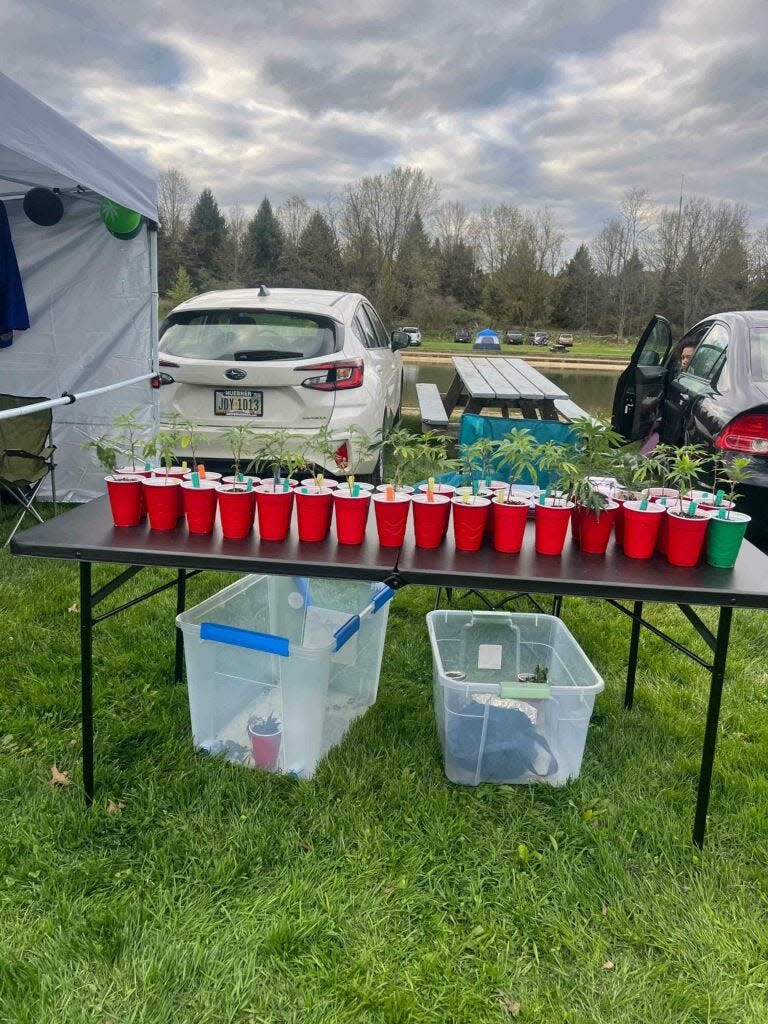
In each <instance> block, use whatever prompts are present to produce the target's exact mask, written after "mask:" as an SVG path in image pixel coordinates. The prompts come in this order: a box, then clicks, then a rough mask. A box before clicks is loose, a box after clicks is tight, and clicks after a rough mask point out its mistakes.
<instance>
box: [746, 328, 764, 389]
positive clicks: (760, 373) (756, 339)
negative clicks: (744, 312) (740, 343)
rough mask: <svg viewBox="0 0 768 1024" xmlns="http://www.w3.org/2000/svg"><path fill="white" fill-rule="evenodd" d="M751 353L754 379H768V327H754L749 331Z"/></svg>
mask: <svg viewBox="0 0 768 1024" xmlns="http://www.w3.org/2000/svg"><path fill="white" fill-rule="evenodd" d="M749 350H750V352H749V354H750V363H751V364H752V377H753V378H754V380H765V381H768V327H753V328H752V330H751V331H750V332H749Z"/></svg>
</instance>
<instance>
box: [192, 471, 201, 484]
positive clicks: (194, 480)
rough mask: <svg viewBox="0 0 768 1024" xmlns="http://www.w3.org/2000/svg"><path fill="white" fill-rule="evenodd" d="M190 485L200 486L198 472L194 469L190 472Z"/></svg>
mask: <svg viewBox="0 0 768 1024" xmlns="http://www.w3.org/2000/svg"><path fill="white" fill-rule="evenodd" d="M192 486H193V487H199V486H200V474H199V473H198V472H197V471H195V472H194V473H193V474H192Z"/></svg>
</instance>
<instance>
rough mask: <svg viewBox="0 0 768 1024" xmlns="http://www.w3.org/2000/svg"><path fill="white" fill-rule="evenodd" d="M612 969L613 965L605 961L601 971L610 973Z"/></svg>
mask: <svg viewBox="0 0 768 1024" xmlns="http://www.w3.org/2000/svg"><path fill="white" fill-rule="evenodd" d="M613 968H614V964H613V963H612V962H611V961H610V960H606V961H605V963H604V964H603V970H604V971H612V970H613Z"/></svg>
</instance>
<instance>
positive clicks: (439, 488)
mask: <svg viewBox="0 0 768 1024" xmlns="http://www.w3.org/2000/svg"><path fill="white" fill-rule="evenodd" d="M428 490H429V484H419V486H418V491H420V492H421V494H426V493H427V491H428ZM433 493H435V494H442V495H443V496H444V497H446V498H452V497H453V496H454V494H455V493H456V488H455V487H454V486H453V485H452V484H435V486H434V488H433Z"/></svg>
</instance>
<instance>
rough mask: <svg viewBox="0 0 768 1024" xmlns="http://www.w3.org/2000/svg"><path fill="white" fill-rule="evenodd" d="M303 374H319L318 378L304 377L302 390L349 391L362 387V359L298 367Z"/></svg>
mask: <svg viewBox="0 0 768 1024" xmlns="http://www.w3.org/2000/svg"><path fill="white" fill-rule="evenodd" d="M297 369H298V370H301V371H302V372H303V373H319V372H321V371H322V376H320V377H305V378H304V380H303V381H302V382H301V386H302V387H303V388H312V390H313V391H349V390H350V388H360V387H362V386H363V361H362V359H347V360H345V361H344V362H340V363H317V365H316V366H298V367H297Z"/></svg>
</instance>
